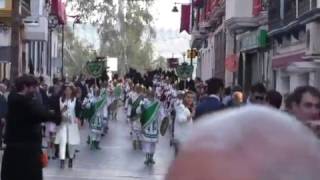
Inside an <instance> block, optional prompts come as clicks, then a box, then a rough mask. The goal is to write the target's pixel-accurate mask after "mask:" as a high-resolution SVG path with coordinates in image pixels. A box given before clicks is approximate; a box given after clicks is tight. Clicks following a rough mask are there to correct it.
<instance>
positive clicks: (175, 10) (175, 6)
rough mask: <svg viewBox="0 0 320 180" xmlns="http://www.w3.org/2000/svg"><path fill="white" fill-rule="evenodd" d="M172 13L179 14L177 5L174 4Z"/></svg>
mask: <svg viewBox="0 0 320 180" xmlns="http://www.w3.org/2000/svg"><path fill="white" fill-rule="evenodd" d="M172 12H174V13H177V12H179V10H178V7H177V3H174V6H173V9H172Z"/></svg>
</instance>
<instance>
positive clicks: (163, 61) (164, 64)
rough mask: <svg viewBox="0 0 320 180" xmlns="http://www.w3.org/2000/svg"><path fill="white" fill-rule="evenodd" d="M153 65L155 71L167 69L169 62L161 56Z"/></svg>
mask: <svg viewBox="0 0 320 180" xmlns="http://www.w3.org/2000/svg"><path fill="white" fill-rule="evenodd" d="M152 65H153V68H155V69H158V68H161V69H167V60H166V58H164V57H163V56H159V57H158V58H157V59H155V60H154V61H153V63H152Z"/></svg>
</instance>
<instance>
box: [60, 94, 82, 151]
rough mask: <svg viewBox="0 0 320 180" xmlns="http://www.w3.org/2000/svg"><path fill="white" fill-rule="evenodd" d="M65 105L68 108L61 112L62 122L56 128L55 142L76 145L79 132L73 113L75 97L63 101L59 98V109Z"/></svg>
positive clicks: (78, 141)
mask: <svg viewBox="0 0 320 180" xmlns="http://www.w3.org/2000/svg"><path fill="white" fill-rule="evenodd" d="M65 106H67V107H68V110H67V111H65V112H63V113H62V122H61V124H60V126H59V127H58V130H57V136H56V140H55V144H61V143H62V144H67V143H68V144H70V145H78V144H80V133H79V127H78V122H77V119H76V113H75V107H76V99H74V100H65V102H62V99H60V109H61V110H62V109H63V108H64V107H65Z"/></svg>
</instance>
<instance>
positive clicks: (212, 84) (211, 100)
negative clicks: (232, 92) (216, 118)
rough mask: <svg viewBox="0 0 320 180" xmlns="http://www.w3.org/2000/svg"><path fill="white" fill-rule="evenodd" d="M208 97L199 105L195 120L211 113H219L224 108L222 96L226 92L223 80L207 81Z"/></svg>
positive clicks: (213, 79)
mask: <svg viewBox="0 0 320 180" xmlns="http://www.w3.org/2000/svg"><path fill="white" fill-rule="evenodd" d="M207 85H208V87H207V94H208V96H207V97H204V98H203V99H202V100H201V102H200V103H199V104H198V106H197V108H196V113H195V119H197V118H199V117H200V116H202V115H205V114H207V113H210V112H214V111H219V110H221V109H223V108H224V105H223V103H222V102H221V96H222V94H223V90H224V83H223V81H222V79H218V78H212V79H209V80H208V81H207Z"/></svg>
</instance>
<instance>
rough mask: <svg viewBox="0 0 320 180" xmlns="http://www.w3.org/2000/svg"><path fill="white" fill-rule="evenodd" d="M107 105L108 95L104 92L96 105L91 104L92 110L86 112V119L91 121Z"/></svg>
mask: <svg viewBox="0 0 320 180" xmlns="http://www.w3.org/2000/svg"><path fill="white" fill-rule="evenodd" d="M106 104H107V93H105V92H103V93H102V94H101V97H100V99H99V100H98V101H97V102H96V103H94V104H91V106H90V108H89V109H87V110H86V113H85V114H86V118H87V119H89V120H90V121H91V120H92V119H93V118H94V117H95V116H96V115H97V113H98V112H99V111H100V110H101V109H102V108H103V107H105V105H106Z"/></svg>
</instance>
